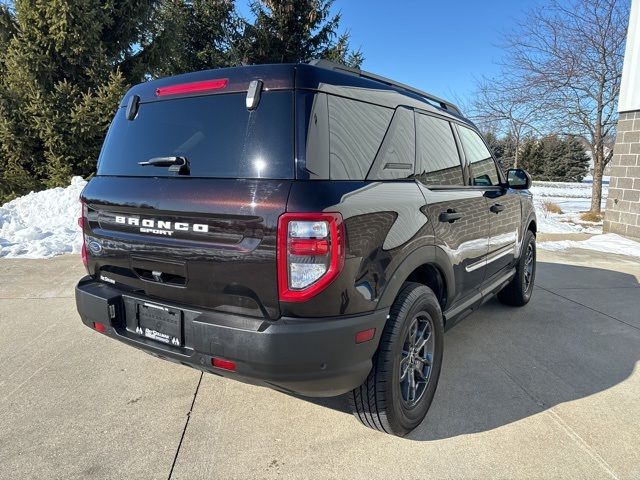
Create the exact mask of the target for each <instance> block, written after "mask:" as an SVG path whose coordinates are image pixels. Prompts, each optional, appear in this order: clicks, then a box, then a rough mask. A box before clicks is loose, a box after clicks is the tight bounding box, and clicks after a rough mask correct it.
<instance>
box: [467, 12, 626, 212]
mask: <svg viewBox="0 0 640 480" xmlns="http://www.w3.org/2000/svg"><path fill="white" fill-rule="evenodd" d="M629 9H630V5H629V0H570V1H569V2H564V1H562V2H561V1H559V0H549V1H548V2H546V3H545V4H543V5H541V6H539V7H537V8H535V9H533V10H531V11H530V12H529V14H528V15H527V16H526V18H525V20H524V21H523V22H521V23H519V24H518V26H517V27H516V28H515V29H514V30H513V32H512V33H511V34H510V35H509V36H508V37H507V45H506V46H507V50H508V55H507V57H506V60H505V62H504V65H503V67H504V68H503V75H502V77H501V82H500V83H499V84H498V85H495V86H494V85H490V88H488V90H487V94H486V95H485V94H483V89H482V87H481V88H480V89H479V90H480V91H479V96H478V100H479V101H480V103H482V104H483V106H482V108H479V109H478V110H479V111H484V112H485V113H487V114H490V115H497V116H498V117H500V116H502V117H503V118H504V121H506V122H507V123H509V122H514V121H515V123H513V125H515V126H517V125H518V124H519V122H520V121H521V122H523V125H524V124H528V125H529V126H535V127H537V128H538V129H539V130H546V131H548V132H557V133H566V134H571V135H580V136H582V137H584V138H585V139H586V140H587V141H588V143H589V144H590V146H591V151H592V156H593V163H594V167H593V190H592V199H591V211H592V212H596V213H599V212H600V204H601V199H602V174H603V171H604V168H605V166H606V165H607V164H608V163H609V161H610V160H611V157H612V152H611V150H609V151H607V148H606V143H607V141H608V140H610V139H611V138H612V137H613V134H614V131H615V126H616V120H617V108H616V107H617V100H618V94H619V92H620V79H621V76H622V64H623V60H624V45H625V39H626V32H627V24H628V18H629ZM514 92H515V100H516V101H515V104H514V103H513V102H514V96H513V93H514ZM485 96H486V98H485V99H484V100H486V101H484V100H483V97H485ZM490 103H496V105H489V104H490ZM514 107H515V113H517V115H514ZM527 112H529V113H527ZM541 113H542V114H541ZM514 119H515V120H514Z"/></svg>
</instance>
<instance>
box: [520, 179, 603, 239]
mask: <svg viewBox="0 0 640 480" xmlns="http://www.w3.org/2000/svg"><path fill="white" fill-rule="evenodd" d="M531 193H533V203H534V206H535V209H536V216H537V217H538V231H539V232H542V233H602V222H586V221H584V220H581V219H580V214H581V213H582V212H586V211H588V210H589V209H590V208H591V184H589V183H570V182H533V186H532V187H531ZM608 193H609V187H608V185H603V186H602V208H604V206H605V203H606V201H607V195H608ZM545 202H549V203H553V204H555V205H557V206H558V207H560V209H561V210H562V213H550V212H547V211H546V210H545V208H544V203H545Z"/></svg>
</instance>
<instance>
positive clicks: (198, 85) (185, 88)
mask: <svg viewBox="0 0 640 480" xmlns="http://www.w3.org/2000/svg"><path fill="white" fill-rule="evenodd" d="M228 82H229V81H228V80H227V79H226V78H221V79H219V80H204V81H202V82H191V83H180V84H178V85H169V86H168V87H159V88H156V96H157V97H162V96H165V95H178V94H180V93H200V92H208V91H211V90H222V89H223V88H226V87H227V83H228Z"/></svg>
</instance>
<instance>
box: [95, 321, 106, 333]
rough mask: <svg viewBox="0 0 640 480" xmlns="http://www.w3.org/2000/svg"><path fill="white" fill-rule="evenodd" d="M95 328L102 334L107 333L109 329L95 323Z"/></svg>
mask: <svg viewBox="0 0 640 480" xmlns="http://www.w3.org/2000/svg"><path fill="white" fill-rule="evenodd" d="M93 328H94V329H95V330H96V331H97V332H100V333H105V332H106V331H107V327H106V326H104V324H102V323H98V322H93Z"/></svg>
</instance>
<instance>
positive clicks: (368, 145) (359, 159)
mask: <svg viewBox="0 0 640 480" xmlns="http://www.w3.org/2000/svg"><path fill="white" fill-rule="evenodd" d="M328 100H329V102H328V105H329V152H330V178H331V179H332V180H364V179H365V177H366V176H367V173H368V172H369V168H370V167H371V165H372V163H373V160H374V157H375V156H376V152H377V151H378V149H379V148H380V144H381V143H382V139H383V138H384V135H385V132H386V131H387V127H388V126H389V122H390V121H391V117H392V116H393V110H392V109H390V108H385V107H379V106H377V105H371V104H368V103H364V102H359V101H357V100H348V99H346V98H341V97H336V96H333V95H329V96H328Z"/></svg>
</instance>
